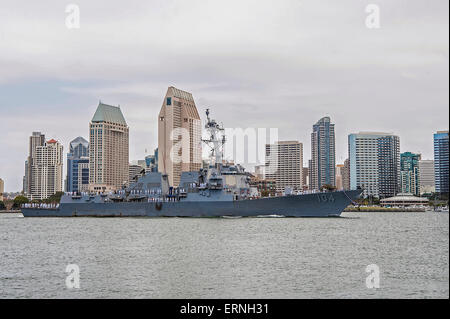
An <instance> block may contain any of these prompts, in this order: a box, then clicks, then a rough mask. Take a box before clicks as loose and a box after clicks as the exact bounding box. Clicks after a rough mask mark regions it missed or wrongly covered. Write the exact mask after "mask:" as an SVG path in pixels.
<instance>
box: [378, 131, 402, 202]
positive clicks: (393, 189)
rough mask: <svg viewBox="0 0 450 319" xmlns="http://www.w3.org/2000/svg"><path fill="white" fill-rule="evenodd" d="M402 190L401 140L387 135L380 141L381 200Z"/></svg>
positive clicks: (379, 186)
mask: <svg viewBox="0 0 450 319" xmlns="http://www.w3.org/2000/svg"><path fill="white" fill-rule="evenodd" d="M399 190H400V139H399V137H398V136H395V135H386V136H382V137H380V138H379V139H378V193H379V196H380V198H386V197H392V196H395V195H397V193H398V192H399Z"/></svg>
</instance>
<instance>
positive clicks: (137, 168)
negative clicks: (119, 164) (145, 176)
mask: <svg viewBox="0 0 450 319" xmlns="http://www.w3.org/2000/svg"><path fill="white" fill-rule="evenodd" d="M142 171H144V172H145V168H144V167H142V166H141V165H138V164H132V163H130V165H129V166H128V181H129V182H130V183H131V182H133V181H136V180H137V179H136V178H137V177H139V176H142Z"/></svg>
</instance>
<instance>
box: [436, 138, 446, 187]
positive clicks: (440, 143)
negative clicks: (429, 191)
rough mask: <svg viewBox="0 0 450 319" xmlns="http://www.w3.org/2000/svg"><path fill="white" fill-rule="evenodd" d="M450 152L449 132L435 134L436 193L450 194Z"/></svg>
mask: <svg viewBox="0 0 450 319" xmlns="http://www.w3.org/2000/svg"><path fill="white" fill-rule="evenodd" d="M448 156H449V152H448V131H438V132H436V134H434V178H435V184H436V193H439V194H448V192H449V177H448V175H449V158H448Z"/></svg>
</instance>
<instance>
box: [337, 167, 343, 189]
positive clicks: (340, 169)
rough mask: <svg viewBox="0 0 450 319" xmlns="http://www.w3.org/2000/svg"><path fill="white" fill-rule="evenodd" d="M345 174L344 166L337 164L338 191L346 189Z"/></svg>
mask: <svg viewBox="0 0 450 319" xmlns="http://www.w3.org/2000/svg"><path fill="white" fill-rule="evenodd" d="M343 173H344V164H337V165H336V189H337V190H343V189H344V181H343V179H344V178H343Z"/></svg>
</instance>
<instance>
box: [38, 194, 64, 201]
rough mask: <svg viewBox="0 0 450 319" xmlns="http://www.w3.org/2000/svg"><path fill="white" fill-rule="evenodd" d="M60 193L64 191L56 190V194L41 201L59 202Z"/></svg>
mask: <svg viewBox="0 0 450 319" xmlns="http://www.w3.org/2000/svg"><path fill="white" fill-rule="evenodd" d="M62 195H64V192H56V194H53V195H51V196H50V197H49V198H47V199H44V200H43V202H44V203H46V204H50V203H53V204H54V203H59V202H60V201H61V196H62Z"/></svg>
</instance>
